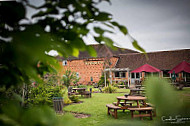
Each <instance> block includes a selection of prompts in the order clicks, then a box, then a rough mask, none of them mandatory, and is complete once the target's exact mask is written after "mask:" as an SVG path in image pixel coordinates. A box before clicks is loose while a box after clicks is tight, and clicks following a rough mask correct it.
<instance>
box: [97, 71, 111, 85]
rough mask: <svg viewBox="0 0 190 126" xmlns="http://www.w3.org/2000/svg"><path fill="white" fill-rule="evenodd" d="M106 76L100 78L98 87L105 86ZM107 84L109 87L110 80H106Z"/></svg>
mask: <svg viewBox="0 0 190 126" xmlns="http://www.w3.org/2000/svg"><path fill="white" fill-rule="evenodd" d="M104 79H105V78H104V75H103V74H102V76H101V77H100V80H99V81H98V86H102V87H103V86H105V80H104ZM106 84H107V85H108V84H109V81H108V79H107V78H106Z"/></svg>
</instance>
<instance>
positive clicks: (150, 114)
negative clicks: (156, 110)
mask: <svg viewBox="0 0 190 126" xmlns="http://www.w3.org/2000/svg"><path fill="white" fill-rule="evenodd" d="M149 113H150V120H152V110H151V111H150V112H149Z"/></svg>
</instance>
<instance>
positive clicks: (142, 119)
mask: <svg viewBox="0 0 190 126" xmlns="http://www.w3.org/2000/svg"><path fill="white" fill-rule="evenodd" d="M141 112H142V111H139V115H141ZM140 119H141V120H143V118H142V117H140Z"/></svg>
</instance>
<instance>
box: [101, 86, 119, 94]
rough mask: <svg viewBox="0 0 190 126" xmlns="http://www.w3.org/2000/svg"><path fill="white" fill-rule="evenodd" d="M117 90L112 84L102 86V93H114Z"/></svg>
mask: <svg viewBox="0 0 190 126" xmlns="http://www.w3.org/2000/svg"><path fill="white" fill-rule="evenodd" d="M116 91H117V88H116V87H114V86H108V87H104V88H103V92H104V93H114V92H116Z"/></svg>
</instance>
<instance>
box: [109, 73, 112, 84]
mask: <svg viewBox="0 0 190 126" xmlns="http://www.w3.org/2000/svg"><path fill="white" fill-rule="evenodd" d="M109 74H110V84H112V75H111V70H109Z"/></svg>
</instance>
